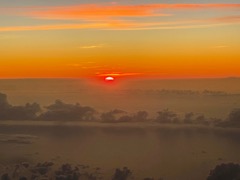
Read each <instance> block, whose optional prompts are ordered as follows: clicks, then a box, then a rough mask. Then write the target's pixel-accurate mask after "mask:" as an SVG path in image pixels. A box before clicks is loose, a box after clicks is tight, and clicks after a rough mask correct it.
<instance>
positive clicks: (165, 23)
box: [0, 4, 240, 49]
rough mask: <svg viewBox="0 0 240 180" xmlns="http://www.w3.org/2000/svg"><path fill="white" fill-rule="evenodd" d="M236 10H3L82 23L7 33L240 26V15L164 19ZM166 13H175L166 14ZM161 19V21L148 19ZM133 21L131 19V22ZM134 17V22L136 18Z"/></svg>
mask: <svg viewBox="0 0 240 180" xmlns="http://www.w3.org/2000/svg"><path fill="white" fill-rule="evenodd" d="M206 9H211V10H212V9H219V10H232V9H240V4H137V5H119V4H77V5H74V6H49V7H48V6H37V7H15V8H6V7H5V8H4V7H2V8H0V14H7V15H11V16H14V15H15V16H25V17H28V18H34V19H49V20H50V19H59V20H72V19H75V20H76V19H77V20H81V22H79V23H65V24H48V25H28V26H6V27H0V32H4V31H39V30H65V29H99V30H152V29H189V28H209V27H215V26H223V25H228V24H236V23H240V16H226V17H216V18H206V19H193V18H187V19H186V20H164V16H173V15H174V14H176V13H177V11H180V10H181V11H184V12H185V11H189V10H206ZM165 10H167V11H168V12H169V11H171V13H173V14H169V13H168V14H166V13H163V12H164V11H165ZM153 16H154V17H159V16H160V17H161V16H163V18H161V20H156V19H155V20H150V19H147V20H146V19H144V18H146V17H153ZM131 17H132V18H131ZM129 18H131V19H129ZM133 18H134V19H133ZM100 47H102V46H101V45H89V46H82V47H80V48H82V49H94V48H100Z"/></svg>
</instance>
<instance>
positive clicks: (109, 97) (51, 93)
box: [0, 78, 240, 180]
mask: <svg viewBox="0 0 240 180" xmlns="http://www.w3.org/2000/svg"><path fill="white" fill-rule="evenodd" d="M239 108H240V79H238V78H226V79H191V80H156V79H155V80H136V79H135V80H128V81H124V80H121V79H120V80H119V81H116V82H114V83H112V84H107V83H105V82H104V81H103V82H101V81H93V80H89V81H87V80H81V79H37V80H36V79H34V80H33V79H19V80H15V79H11V80H10V79H9V80H0V154H1V157H0V164H1V167H0V174H1V178H2V179H4V178H5V179H6V178H9V177H10V179H18V177H19V176H24V177H26V178H27V179H31V177H33V175H34V177H35V176H37V177H38V178H45V179H46V178H47V179H48V178H50V177H51V178H54V179H58V178H60V179H61V178H63V177H64V178H65V179H67V178H68V179H69V178H70V177H71V178H70V179H74V178H75V179H78V178H79V179H81V178H82V179H94V178H95V179H114V180H120V179H121V180H125V179H131V178H134V179H137V180H138V179H144V178H146V179H147V178H154V179H164V180H176V179H178V180H187V179H189V180H203V179H207V177H208V176H210V175H211V177H213V176H215V175H216V174H214V173H217V174H218V173H219V172H222V169H224V168H228V169H229V167H230V169H231V168H235V169H237V172H238V173H239V170H238V169H240V168H239V167H238V165H237V164H238V163H239V162H240V155H239V151H240V143H239V138H240V129H239V128H240V109H239ZM229 163H235V164H229ZM217 165H220V166H217ZM216 166H217V167H216ZM215 167H216V169H215V170H214V171H212V174H210V170H213V169H214V168H215ZM116 168H118V169H117V170H116ZM219 169H220V170H219ZM16 172H18V174H16ZM224 172H225V171H224ZM226 172H227V171H226ZM6 174H7V175H6ZM13 176H14V177H13ZM35 178H36V177H35ZM64 178H63V179H64ZM33 179H34V178H33ZM63 179H62V180H63ZM208 180H211V179H208Z"/></svg>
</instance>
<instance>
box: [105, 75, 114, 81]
mask: <svg viewBox="0 0 240 180" xmlns="http://www.w3.org/2000/svg"><path fill="white" fill-rule="evenodd" d="M105 81H114V78H113V77H111V76H108V77H106V78H105Z"/></svg>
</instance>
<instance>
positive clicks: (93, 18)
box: [0, 0, 240, 78]
mask: <svg viewBox="0 0 240 180" xmlns="http://www.w3.org/2000/svg"><path fill="white" fill-rule="evenodd" d="M239 10H240V4H238V3H237V1H234V0H232V1H231V2H229V1H226V2H224V0H223V1H221V2H220V1H219V2H218V1H217V0H211V1H209V2H208V3H205V4H204V3H203V4H193V2H191V0H189V1H187V3H186V2H184V1H176V3H171V4H166V3H163V2H162V3H161V2H160V1H159V2H158V3H156V2H154V1H144V0H141V1H139V2H131V1H123V2H121V3H118V2H108V1H106V2H104V1H102V2H99V1H96V2H94V3H87V2H86V3H83V2H79V3H76V4H71V3H69V4H68V3H66V2H64V1H61V0H60V1H59V2H58V3H55V4H54V3H53V4H48V3H46V4H39V3H37V1H31V4H30V3H25V4H21V5H19V4H18V3H17V1H16V3H9V4H8V3H7V2H4V1H0V53H1V57H0V63H1V71H0V77H1V78H35V77H36V78H42V77H48V78H52V77H73V78H78V77H94V76H96V77H98V76H102V75H103V74H114V75H115V76H126V77H159V78H194V77H229V76H240V71H239V69H240V61H239V60H240V51H239V49H240V33H239V32H240V24H239V23H240V13H239V12H240V11H239Z"/></svg>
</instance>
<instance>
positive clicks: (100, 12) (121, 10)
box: [0, 4, 240, 19]
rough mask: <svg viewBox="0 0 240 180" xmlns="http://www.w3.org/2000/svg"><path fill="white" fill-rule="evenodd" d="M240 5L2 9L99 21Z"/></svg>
mask: <svg viewBox="0 0 240 180" xmlns="http://www.w3.org/2000/svg"><path fill="white" fill-rule="evenodd" d="M233 8H237V9H239V8H240V4H140V5H112V4H111V5H101V4H80V5H74V6H55V7H52V6H49V7H44V6H43V7H41V6H39V7H19V8H16V7H15V8H12V9H11V8H0V10H1V11H2V12H3V13H5V14H6V13H10V14H15V15H22V16H28V17H32V18H40V19H92V18H93V19H99V18H109V17H110V18H113V17H147V16H170V15H172V14H166V13H163V12H161V10H164V9H173V10H191V9H194V10H196V9H233Z"/></svg>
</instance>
